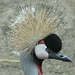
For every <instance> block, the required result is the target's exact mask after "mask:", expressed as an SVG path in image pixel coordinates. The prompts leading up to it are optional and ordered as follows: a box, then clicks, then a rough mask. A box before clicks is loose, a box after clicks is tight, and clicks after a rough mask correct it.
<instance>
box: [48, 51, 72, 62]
mask: <svg viewBox="0 0 75 75" xmlns="http://www.w3.org/2000/svg"><path fill="white" fill-rule="evenodd" d="M49 58H52V59H58V60H62V61H66V62H72V60H71V59H70V58H69V57H67V56H65V55H64V54H62V53H60V52H59V53H55V52H52V51H50V52H49Z"/></svg>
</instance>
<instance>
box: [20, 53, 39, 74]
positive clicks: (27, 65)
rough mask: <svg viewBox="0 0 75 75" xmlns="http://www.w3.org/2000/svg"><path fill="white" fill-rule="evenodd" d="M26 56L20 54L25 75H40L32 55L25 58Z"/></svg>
mask: <svg viewBox="0 0 75 75" xmlns="http://www.w3.org/2000/svg"><path fill="white" fill-rule="evenodd" d="M24 57H25V55H24V54H20V62H21V67H22V69H23V72H24V75H38V69H37V65H36V63H35V61H34V59H33V57H32V55H31V54H30V55H29V56H27V57H26V58H24Z"/></svg>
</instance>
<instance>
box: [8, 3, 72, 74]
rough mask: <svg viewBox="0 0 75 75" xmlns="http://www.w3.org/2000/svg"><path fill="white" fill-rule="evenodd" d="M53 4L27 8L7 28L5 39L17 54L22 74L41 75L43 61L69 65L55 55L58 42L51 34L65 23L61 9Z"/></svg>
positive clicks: (59, 44)
mask: <svg viewBox="0 0 75 75" xmlns="http://www.w3.org/2000/svg"><path fill="white" fill-rule="evenodd" d="M55 4H56V3H55ZM57 5H58V4H57ZM57 5H53V6H51V5H49V4H48V5H47V4H46V3H40V2H39V3H34V4H32V5H31V4H30V5H27V6H26V7H25V8H22V10H21V11H20V12H19V13H20V14H19V16H17V18H16V19H15V22H14V23H13V24H11V26H10V28H11V32H12V34H11V33H10V34H9V39H10V41H11V44H12V45H13V47H15V50H18V51H20V52H21V53H20V61H21V66H22V69H23V71H24V74H25V75H43V73H42V62H43V60H44V59H48V58H49V59H58V60H63V61H68V62H72V60H71V59H70V58H69V57H67V56H65V55H63V54H61V53H60V52H59V51H60V50H61V48H62V41H61V39H60V38H59V36H57V35H56V34H54V32H55V30H56V29H57V28H59V27H62V25H63V26H64V24H65V25H66V24H67V23H66V22H65V21H66V20H67V19H66V18H64V17H66V16H64V13H63V11H64V10H63V9H61V6H60V5H59V7H60V8H58V6H57ZM65 19H66V20H65ZM42 40H43V41H42ZM9 44H10V43H9ZM11 44H10V45H11Z"/></svg>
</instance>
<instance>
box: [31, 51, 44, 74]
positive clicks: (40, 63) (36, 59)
mask: <svg viewBox="0 0 75 75" xmlns="http://www.w3.org/2000/svg"><path fill="white" fill-rule="evenodd" d="M32 56H33V59H34V60H35V63H36V65H37V69H38V75H43V72H42V62H43V60H44V59H38V58H37V57H36V55H35V52H34V50H33V53H32Z"/></svg>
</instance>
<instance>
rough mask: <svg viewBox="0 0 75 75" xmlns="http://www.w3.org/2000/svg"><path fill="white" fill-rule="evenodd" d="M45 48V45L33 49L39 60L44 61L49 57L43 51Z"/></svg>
mask: <svg viewBox="0 0 75 75" xmlns="http://www.w3.org/2000/svg"><path fill="white" fill-rule="evenodd" d="M46 48H47V46H46V45H45V44H39V45H37V46H36V47H35V54H36V56H37V58H39V59H46V58H48V57H49V54H48V52H47V51H46V50H45V49H46Z"/></svg>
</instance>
